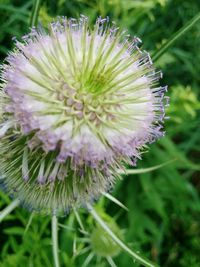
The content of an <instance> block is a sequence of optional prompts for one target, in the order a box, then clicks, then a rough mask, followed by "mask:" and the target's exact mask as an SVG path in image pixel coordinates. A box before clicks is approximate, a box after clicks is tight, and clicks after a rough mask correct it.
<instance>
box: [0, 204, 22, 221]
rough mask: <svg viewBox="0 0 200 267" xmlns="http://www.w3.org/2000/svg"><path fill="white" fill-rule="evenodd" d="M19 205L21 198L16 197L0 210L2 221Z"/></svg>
mask: <svg viewBox="0 0 200 267" xmlns="http://www.w3.org/2000/svg"><path fill="white" fill-rule="evenodd" d="M18 206H19V200H18V199H15V200H14V201H13V202H11V203H10V205H8V206H7V207H6V208H5V209H4V210H2V211H1V212H0V222H2V221H3V219H4V218H5V217H6V216H7V215H8V214H10V213H11V212H12V211H13V210H14V209H15V208H16V207H18Z"/></svg>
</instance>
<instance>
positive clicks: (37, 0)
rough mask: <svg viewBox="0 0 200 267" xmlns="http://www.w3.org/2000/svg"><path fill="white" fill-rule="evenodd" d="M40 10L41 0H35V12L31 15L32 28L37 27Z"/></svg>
mask: <svg viewBox="0 0 200 267" xmlns="http://www.w3.org/2000/svg"><path fill="white" fill-rule="evenodd" d="M39 10H40V0H34V4H33V10H32V13H31V19H30V26H31V27H33V26H37V22H38V15H39Z"/></svg>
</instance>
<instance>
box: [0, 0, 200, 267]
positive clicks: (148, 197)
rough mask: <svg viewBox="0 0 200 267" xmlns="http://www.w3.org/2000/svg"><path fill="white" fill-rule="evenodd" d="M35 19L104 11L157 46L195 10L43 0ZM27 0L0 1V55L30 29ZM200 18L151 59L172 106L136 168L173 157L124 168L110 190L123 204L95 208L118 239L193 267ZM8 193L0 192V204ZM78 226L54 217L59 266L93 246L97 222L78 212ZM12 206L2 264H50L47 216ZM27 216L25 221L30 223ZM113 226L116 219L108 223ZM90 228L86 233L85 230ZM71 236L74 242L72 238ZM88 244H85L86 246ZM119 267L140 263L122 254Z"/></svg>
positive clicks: (163, 1)
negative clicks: (119, 232) (132, 170)
mask: <svg viewBox="0 0 200 267" xmlns="http://www.w3.org/2000/svg"><path fill="white" fill-rule="evenodd" d="M42 3H43V4H42V8H41V9H40V15H39V21H40V22H42V23H47V22H49V21H50V20H51V18H52V17H55V16H57V15H58V14H59V15H67V16H72V17H74V16H75V17H76V16H78V15H79V14H80V13H82V14H85V15H87V16H89V17H90V18H91V22H92V21H94V20H95V18H96V16H97V15H101V16H102V17H105V16H107V15H108V16H110V18H111V20H114V21H116V23H117V24H118V25H120V27H122V28H127V29H128V30H129V31H130V32H131V34H132V35H137V36H139V37H141V39H142V40H143V43H144V45H143V48H144V49H146V50H147V51H149V50H150V51H152V52H154V51H156V49H157V48H159V47H160V46H161V44H162V43H163V42H165V41H166V40H167V39H168V38H170V37H171V35H172V34H173V33H174V32H176V31H177V30H178V29H179V28H180V27H181V26H182V25H184V24H185V23H186V22H187V21H188V20H189V19H191V18H192V17H193V16H194V15H195V14H196V13H197V12H198V10H200V5H199V3H198V1H196V0H191V1H186V0H177V1H172V0H144V1H140V0H135V1H131V0H108V1H106V0H94V1H91V0H73V1H65V0H59V1H56V0H46V1H42ZM31 7H32V1H30V0H28V1H27V0H20V1H19V0H0V14H1V16H0V23H1V28H0V33H1V34H0V57H1V60H3V59H4V57H5V55H6V53H7V51H8V50H9V49H11V47H12V42H11V39H12V37H13V36H16V37H17V38H20V36H21V35H23V34H25V33H26V32H27V31H28V27H29V26H28V25H29V20H30V14H31ZM199 37H200V23H198V24H196V25H195V26H194V27H193V28H192V29H191V30H190V31H189V32H188V33H187V35H185V36H183V38H182V39H180V40H179V41H178V42H177V43H175V45H174V46H173V47H172V48H170V49H169V50H168V51H167V52H166V53H165V54H164V55H163V56H162V57H161V58H160V59H159V61H158V62H157V67H158V68H161V69H162V71H163V73H164V79H163V81H162V83H163V84H168V85H169V93H168V94H169V96H170V97H171V105H170V107H169V109H168V110H167V115H168V116H170V120H168V121H167V122H166V137H164V138H163V139H161V140H160V141H159V142H158V144H154V145H151V146H150V147H149V151H148V153H144V154H143V160H142V161H140V162H139V164H138V167H137V168H145V167H149V166H154V165H157V164H160V163H163V162H166V161H168V160H170V159H175V161H174V162H173V163H170V164H168V165H166V166H164V167H163V168H160V169H158V170H155V171H153V172H148V173H144V174H140V175H129V176H127V177H124V179H123V181H120V182H119V183H117V184H116V188H115V190H114V192H113V194H114V196H115V197H116V198H117V199H119V200H120V201H121V202H122V203H123V204H124V205H125V206H126V207H127V208H128V209H129V211H128V212H127V211H125V210H122V209H121V208H119V207H118V206H117V205H116V204H114V203H112V202H111V201H108V200H106V199H105V198H102V199H101V200H100V202H99V203H98V207H97V208H98V210H100V213H101V214H104V213H105V211H106V212H107V213H108V214H110V216H111V217H109V218H111V219H110V220H113V222H114V220H115V221H116V222H117V224H118V226H120V228H122V229H125V231H123V235H124V240H126V242H127V243H129V245H130V247H131V248H133V249H135V250H138V251H140V253H143V254H145V255H146V256H147V257H149V258H151V259H152V260H154V261H155V262H157V263H158V264H160V265H161V266H163V267H173V266H176V267H179V266H180V267H188V266H191V267H198V266H199V262H200V257H199V251H200V245H199V244H200V225H199V219H200V215H199V214H200V213H199V212H200V201H199V192H200V180H199V177H200V163H199V158H200V138H199V137H200V134H199V132H200V126H199V122H200V101H199V91H200V90H199V87H200V76H199V72H200V64H199V62H200V53H198V51H199V40H200V38H199ZM8 203H9V199H8V197H7V196H6V195H5V194H4V193H2V192H1V193H0V208H1V209H3V208H4V207H6V205H8ZM79 216H80V218H81V220H82V221H83V222H84V225H83V227H84V229H86V230H85V231H86V232H87V233H85V232H84V231H83V229H82V230H80V226H79V224H78V222H77V219H76V216H75V214H74V213H71V214H70V215H69V216H67V217H66V218H61V219H60V220H59V221H60V224H61V225H60V228H59V229H60V230H59V238H60V257H61V262H62V265H61V266H70V267H76V266H83V264H84V261H85V259H86V257H87V255H89V253H91V249H92V248H89V247H88V251H86V252H85V254H83V255H81V254H82V253H83V252H84V249H85V247H86V246H88V244H90V243H88V244H87V242H84V240H85V241H88V238H90V234H91V233H92V231H93V229H94V227H95V225H94V222H93V220H92V218H91V216H90V215H88V214H87V213H86V212H85V211H84V210H81V211H80V215H79ZM29 217H30V214H29V212H28V211H26V210H24V209H16V210H15V211H14V212H13V213H12V214H11V215H9V216H8V217H6V219H5V220H4V221H3V222H2V223H1V228H0V266H1V267H14V266H15V267H17V266H20V267H21V266H22V267H23V266H24V267H25V266H30V267H31V266H34V267H40V266H53V265H52V264H53V263H52V259H51V257H52V252H51V238H50V230H51V226H50V219H49V218H45V217H40V216H39V215H34V216H33V219H32V222H30V221H29ZM29 222H30V225H29ZM110 225H114V223H112V222H111V223H110ZM27 226H28V227H27ZM88 235H89V236H88ZM75 241H76V242H75ZM86 244H87V245H86ZM114 261H115V263H116V264H117V266H120V267H123V266H139V265H137V264H136V263H135V262H134V263H133V262H132V260H131V259H130V258H129V257H127V255H126V254H124V253H120V255H119V256H117V257H116V258H114ZM89 266H97V267H103V266H104V267H107V266H109V265H108V263H107V261H106V260H105V259H100V260H99V258H98V257H97V256H95V257H94V258H93V260H92V261H91V262H90V264H89Z"/></svg>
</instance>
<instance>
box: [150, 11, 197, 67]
mask: <svg viewBox="0 0 200 267" xmlns="http://www.w3.org/2000/svg"><path fill="white" fill-rule="evenodd" d="M199 20H200V12H199V13H198V14H197V15H196V16H194V17H193V18H192V19H191V20H190V21H188V22H187V23H186V24H185V25H184V26H183V27H182V28H181V29H179V30H178V31H177V32H175V33H174V34H173V35H172V37H171V38H170V39H169V40H168V41H166V42H165V43H164V44H163V45H162V46H161V47H160V48H159V49H158V50H157V51H156V52H154V53H153V55H152V60H153V62H155V61H157V60H158V59H159V58H160V57H161V56H162V55H163V54H164V53H165V52H166V51H167V50H168V49H169V48H170V47H171V46H172V45H173V44H174V43H175V42H176V41H177V40H178V39H180V38H181V37H182V36H183V35H184V34H185V33H186V32H187V31H189V30H190V29H191V28H192V27H193V26H194V24H195V23H197V22H198V21H199Z"/></svg>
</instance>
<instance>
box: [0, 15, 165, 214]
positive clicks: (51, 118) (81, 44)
mask: <svg viewBox="0 0 200 267" xmlns="http://www.w3.org/2000/svg"><path fill="white" fill-rule="evenodd" d="M139 42H140V40H139V39H138V38H133V40H130V37H129V36H127V33H126V32H125V31H122V32H121V31H120V30H119V29H118V28H117V27H116V26H114V25H111V26H109V22H108V19H101V18H98V19H97V21H96V24H95V25H94V28H93V29H92V30H90V29H89V27H88V19H87V17H84V16H81V17H80V18H79V19H72V18H71V19H66V18H58V19H57V20H56V21H55V22H53V23H51V24H50V25H49V29H48V30H45V29H44V28H40V29H36V28H33V29H32V30H31V32H30V33H29V34H28V35H26V36H24V37H23V38H22V41H21V42H19V41H16V42H15V49H14V51H13V52H11V53H10V54H9V56H8V57H7V58H6V63H5V64H4V65H3V66H2V75H1V79H2V81H3V82H2V85H1V87H2V90H1V92H0V94H1V98H0V101H1V103H0V115H1V117H0V118H1V124H0V125H1V128H0V136H1V139H0V151H1V152H0V154H1V155H0V158H1V159H0V166H1V167H0V172H1V176H2V179H1V181H2V184H3V185H4V186H5V188H6V189H7V190H8V191H9V192H10V193H11V194H13V195H14V196H15V197H18V198H20V199H21V200H22V202H23V203H24V204H25V205H26V206H28V207H30V208H31V209H36V210H40V211H46V212H60V211H67V210H68V209H69V208H70V207H71V206H73V205H79V204H84V203H85V202H87V201H90V200H91V199H95V198H98V197H99V195H100V194H101V192H104V191H107V190H109V189H110V188H111V187H112V185H113V182H114V180H115V177H116V171H117V170H118V169H121V168H123V165H124V164H125V163H126V164H132V163H135V161H136V159H137V158H140V151H141V149H142V148H143V147H144V146H145V144H146V143H150V142H153V141H154V140H156V139H157V138H158V137H160V136H162V135H163V132H162V131H161V128H162V121H163V118H164V108H163V106H164V104H163V99H164V92H165V91H166V87H160V86H159V85H158V80H159V78H160V77H161V73H160V72H156V71H155V70H154V68H153V66H152V62H151V59H150V56H149V54H148V53H147V52H145V51H141V50H140V49H139V48H138V46H137V45H138V43H139Z"/></svg>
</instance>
